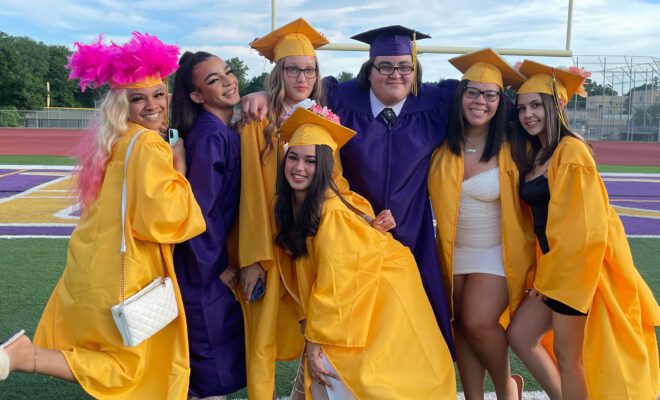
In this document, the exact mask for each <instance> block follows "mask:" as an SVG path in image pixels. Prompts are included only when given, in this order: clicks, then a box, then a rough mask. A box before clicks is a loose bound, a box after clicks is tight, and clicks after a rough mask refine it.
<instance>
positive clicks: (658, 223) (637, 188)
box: [0, 169, 660, 236]
mask: <svg viewBox="0 0 660 400" xmlns="http://www.w3.org/2000/svg"><path fill="white" fill-rule="evenodd" d="M16 170H17V169H0V174H6V173H10V172H13V171H16ZM29 172H30V173H31V174H29V175H27V174H16V175H10V176H7V177H4V178H0V198H3V197H8V196H11V195H14V194H16V193H20V192H22V191H26V190H29V189H31V188H33V187H35V186H38V185H40V184H43V183H46V182H48V181H51V180H55V179H58V178H59V177H58V176H38V175H33V174H34V173H39V172H45V173H53V172H71V171H69V170H57V169H53V170H39V169H34V170H30V171H29ZM604 178H605V186H606V188H607V190H608V193H609V196H610V201H611V203H612V204H613V205H616V206H622V207H630V208H638V209H644V210H653V211H660V202H627V201H624V200H660V183H655V182H634V180H635V179H655V180H660V176H651V177H649V176H617V177H608V176H605V177H604ZM608 179H617V181H609V180H608ZM619 179H630V181H628V182H626V181H618V180H619ZM8 191H10V192H13V193H7V192H8ZM74 215H80V211H79V210H78V211H76V212H75V213H74ZM621 220H622V221H623V223H624V226H625V229H626V233H627V234H629V235H658V236H660V219H652V218H642V217H631V216H621ZM71 222H73V221H71ZM35 223H38V222H37V221H35ZM72 231H73V227H62V226H42V227H39V226H0V235H26V236H27V235H35V236H36V235H42V236H62V235H70V234H71V232H72Z"/></svg>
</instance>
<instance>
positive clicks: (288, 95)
mask: <svg viewBox="0 0 660 400" xmlns="http://www.w3.org/2000/svg"><path fill="white" fill-rule="evenodd" d="M296 68H297V71H298V72H300V74H299V75H298V76H296V77H291V76H289V75H288V73H287V72H286V70H287V69H289V70H290V71H292V72H295V71H296ZM316 69H317V68H316V57H314V56H289V57H286V58H285V59H284V63H283V64H282V81H283V83H284V100H285V101H286V102H287V103H288V104H289V105H294V104H296V103H298V102H300V101H302V100H305V99H307V98H309V96H310V95H311V94H312V90H313V89H314V84H315V83H316V80H317V79H318V71H316ZM304 70H308V71H311V70H314V71H316V73H315V74H314V76H313V77H311V78H308V77H307V76H306V73H305V72H304ZM307 74H310V73H309V72H308V73H307Z"/></svg>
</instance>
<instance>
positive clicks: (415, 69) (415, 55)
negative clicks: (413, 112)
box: [412, 31, 418, 96]
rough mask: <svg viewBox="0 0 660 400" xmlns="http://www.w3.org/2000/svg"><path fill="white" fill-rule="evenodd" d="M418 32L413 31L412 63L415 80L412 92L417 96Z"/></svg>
mask: <svg viewBox="0 0 660 400" xmlns="http://www.w3.org/2000/svg"><path fill="white" fill-rule="evenodd" d="M416 39H417V32H415V31H413V40H412V64H413V76H412V78H413V82H412V94H413V96H417V92H418V88H417V41H416Z"/></svg>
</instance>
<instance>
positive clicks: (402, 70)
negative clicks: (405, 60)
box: [372, 64, 414, 76]
mask: <svg viewBox="0 0 660 400" xmlns="http://www.w3.org/2000/svg"><path fill="white" fill-rule="evenodd" d="M372 67H374V69H375V70H376V71H378V73H379V74H381V75H384V76H390V75H392V74H393V73H394V71H399V75H410V74H412V72H413V70H414V68H413V66H412V65H407V64H403V65H399V66H398V67H395V66H394V65H390V64H384V65H372Z"/></svg>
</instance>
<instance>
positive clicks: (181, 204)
mask: <svg viewBox="0 0 660 400" xmlns="http://www.w3.org/2000/svg"><path fill="white" fill-rule="evenodd" d="M173 165H174V162H173V156H172V149H171V148H170V146H169V144H168V143H166V142H165V141H163V140H162V139H161V138H160V136H158V134H156V133H155V132H148V133H147V134H145V135H144V137H143V138H140V139H138V143H136V145H135V148H134V149H133V154H132V155H131V157H130V160H129V165H128V173H127V177H126V186H127V190H128V197H127V199H128V213H129V214H128V216H129V218H131V222H132V224H131V226H132V229H133V237H134V238H136V239H140V240H148V241H151V242H156V243H180V242H183V241H185V240H188V239H190V238H192V237H194V236H197V235H199V234H200V233H202V232H204V229H206V224H205V223H204V217H203V216H202V213H201V211H200V209H199V206H198V205H197V201H196V200H195V197H194V196H193V192H192V189H191V188H190V184H189V183H188V181H187V180H186V178H185V177H184V176H183V175H182V174H180V173H179V172H178V171H176V170H175V169H174V166H173ZM131 200H132V201H131ZM131 202H132V203H133V204H132V205H133V207H131Z"/></svg>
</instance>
